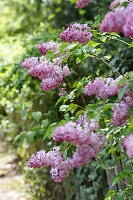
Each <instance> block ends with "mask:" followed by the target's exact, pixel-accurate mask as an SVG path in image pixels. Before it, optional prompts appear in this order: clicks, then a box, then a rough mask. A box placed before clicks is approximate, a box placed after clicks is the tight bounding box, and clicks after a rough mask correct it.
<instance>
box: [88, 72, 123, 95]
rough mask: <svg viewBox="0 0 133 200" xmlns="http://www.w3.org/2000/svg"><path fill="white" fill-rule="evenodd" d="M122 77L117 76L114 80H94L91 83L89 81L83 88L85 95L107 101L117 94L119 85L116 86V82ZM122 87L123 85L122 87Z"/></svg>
mask: <svg viewBox="0 0 133 200" xmlns="http://www.w3.org/2000/svg"><path fill="white" fill-rule="evenodd" d="M121 78H123V76H119V77H118V78H117V79H116V80H114V79H113V78H104V79H102V78H101V77H100V78H96V79H95V80H94V81H93V82H92V81H89V83H88V84H87V85H86V86H85V94H87V95H88V96H91V95H96V97H100V98H102V99H107V98H109V97H110V96H114V95H116V94H118V92H119V90H120V88H121V87H122V86H121V85H120V86H118V85H117V84H118V82H119V81H120V79H121ZM123 86H124V85H123Z"/></svg>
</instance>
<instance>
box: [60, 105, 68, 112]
mask: <svg viewBox="0 0 133 200" xmlns="http://www.w3.org/2000/svg"><path fill="white" fill-rule="evenodd" d="M68 107H69V105H62V106H60V111H63V112H65V111H66V110H67V108H68Z"/></svg>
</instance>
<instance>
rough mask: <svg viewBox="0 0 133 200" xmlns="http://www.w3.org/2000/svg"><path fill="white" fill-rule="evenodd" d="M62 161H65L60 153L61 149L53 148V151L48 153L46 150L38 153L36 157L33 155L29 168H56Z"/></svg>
mask: <svg viewBox="0 0 133 200" xmlns="http://www.w3.org/2000/svg"><path fill="white" fill-rule="evenodd" d="M61 161H63V156H62V153H61V151H60V147H55V148H53V151H49V152H48V153H46V152H45V151H44V150H41V151H38V152H37V154H36V156H35V154H32V156H31V159H30V160H29V163H28V166H29V167H31V168H35V167H39V168H40V167H41V166H45V167H47V166H52V167H55V166H56V165H58V164H59V163H60V162H61Z"/></svg>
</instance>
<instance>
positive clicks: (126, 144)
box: [122, 134, 133, 159]
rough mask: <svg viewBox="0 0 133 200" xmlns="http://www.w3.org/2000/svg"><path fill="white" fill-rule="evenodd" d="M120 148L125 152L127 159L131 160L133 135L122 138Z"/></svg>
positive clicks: (132, 156)
mask: <svg viewBox="0 0 133 200" xmlns="http://www.w3.org/2000/svg"><path fill="white" fill-rule="evenodd" d="M122 148H123V149H124V150H125V151H126V154H127V155H128V156H129V158H131V159H133V134H130V135H128V136H126V137H124V138H123V140H122Z"/></svg>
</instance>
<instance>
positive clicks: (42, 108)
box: [0, 0, 133, 200]
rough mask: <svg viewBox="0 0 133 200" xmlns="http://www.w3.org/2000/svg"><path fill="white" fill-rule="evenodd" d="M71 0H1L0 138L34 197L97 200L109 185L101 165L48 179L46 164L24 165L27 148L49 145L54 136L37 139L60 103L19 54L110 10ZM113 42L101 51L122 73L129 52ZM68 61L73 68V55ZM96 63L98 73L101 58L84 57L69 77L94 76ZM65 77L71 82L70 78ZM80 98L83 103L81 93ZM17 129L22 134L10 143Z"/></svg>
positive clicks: (100, 2) (131, 58) (100, 3)
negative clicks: (39, 166)
mask: <svg viewBox="0 0 133 200" xmlns="http://www.w3.org/2000/svg"><path fill="white" fill-rule="evenodd" d="M75 3H76V0H69V1H64V0H4V1H3V0H0V22H1V26H0V44H1V45H0V80H1V81H0V122H1V124H0V130H1V132H0V142H1V145H3V148H5V150H7V151H10V152H14V153H15V154H16V155H17V156H18V165H20V166H21V167H22V172H23V174H24V176H25V182H26V184H27V190H28V191H29V192H30V193H31V195H32V198H33V199H36V200H43V199H46V200H55V199H58V200H63V199H66V200H71V199H76V200H78V199H79V200H82V199H83V200H87V199H88V197H89V200H102V199H103V197H104V195H105V193H106V192H107V189H108V184H107V180H106V179H107V178H106V174H105V171H104V170H103V169H102V168H100V167H99V168H98V167H97V168H95V167H94V166H91V165H90V166H89V167H80V168H79V169H75V170H74V171H73V173H72V175H71V177H69V178H66V179H65V181H64V182H63V183H61V184H57V183H53V182H52V180H51V178H50V176H49V173H48V172H49V169H39V170H38V169H32V170H31V169H28V167H27V161H28V159H29V156H30V155H31V153H33V152H36V151H38V150H40V149H43V148H45V149H47V150H49V149H51V148H52V147H53V146H54V142H51V141H50V140H49V139H47V140H45V141H42V138H43V135H44V132H45V131H46V129H47V127H48V125H49V124H51V123H54V122H55V121H57V122H59V121H60V120H61V119H62V117H63V116H62V114H60V113H59V111H58V108H59V107H58V106H56V107H55V103H56V101H57V99H58V89H55V90H53V91H51V92H44V91H42V90H41V89H40V83H39V80H37V79H36V78H34V77H31V76H30V75H29V74H28V72H27V71H26V70H24V69H23V68H22V67H21V62H22V60H24V59H25V58H27V57H30V56H39V53H38V50H37V45H38V44H40V43H44V42H48V41H50V40H55V41H58V42H60V40H59V34H60V32H61V31H62V29H64V28H66V27H67V26H68V25H69V24H70V23H74V22H80V23H83V22H86V21H87V22H88V23H89V24H91V23H92V21H93V22H94V21H95V22H96V23H99V21H101V19H103V17H104V15H105V14H106V13H107V11H109V8H108V7H109V5H110V3H111V0H108V1H104V0H95V1H94V3H92V4H89V5H88V6H87V7H85V8H84V9H79V8H77V7H75ZM99 16H100V17H99ZM127 41H128V39H127ZM118 43H119V42H117V41H114V42H113V44H112V43H111V41H108V43H106V44H105V47H106V48H105V50H104V52H103V54H104V55H106V54H111V56H112V64H113V65H116V68H117V70H119V71H121V73H122V74H123V73H125V72H126V71H128V70H131V66H132V64H133V55H132V54H131V52H130V51H127V48H126V46H125V45H124V44H120V43H119V45H118ZM127 58H128V61H127ZM88 63H89V65H88ZM69 65H70V67H71V68H73V69H74V66H75V60H73V61H71V62H70V63H69ZM99 66H100V67H101V74H103V73H108V70H107V69H106V68H105V66H104V65H103V64H101V63H99V62H98V61H96V60H94V59H92V58H88V59H86V61H84V62H83V63H82V64H80V65H78V68H76V72H75V73H74V72H73V77H74V80H75V81H76V80H80V79H81V78H82V77H83V76H88V75H89V74H93V76H95V75H96V74H95V72H96V71H97V69H98V67H99ZM79 74H80V75H79ZM69 81H70V84H71V82H72V80H69ZM86 101H87V99H86ZM79 103H81V104H82V103H83V100H82V98H81V99H80V98H79ZM33 112H41V113H43V114H42V116H41V118H40V120H39V121H36V120H35V119H34V117H33V115H32V113H33ZM19 133H21V136H22V137H21V138H19V137H18V138H17V142H16V143H14V138H15V136H16V135H18V134H19ZM25 134H26V137H25ZM23 135H24V136H23Z"/></svg>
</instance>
